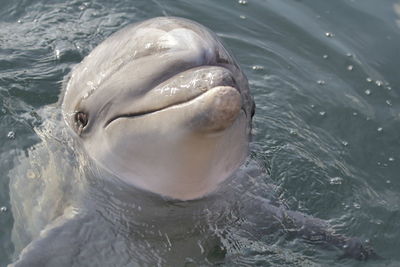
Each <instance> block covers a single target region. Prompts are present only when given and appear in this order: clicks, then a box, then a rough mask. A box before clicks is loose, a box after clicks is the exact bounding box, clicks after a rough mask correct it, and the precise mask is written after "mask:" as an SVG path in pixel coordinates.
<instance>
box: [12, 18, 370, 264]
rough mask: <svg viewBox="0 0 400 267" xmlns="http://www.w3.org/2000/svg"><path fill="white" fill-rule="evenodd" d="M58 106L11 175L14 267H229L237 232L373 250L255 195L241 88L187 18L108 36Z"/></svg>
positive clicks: (224, 56)
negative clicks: (290, 235)
mask: <svg viewBox="0 0 400 267" xmlns="http://www.w3.org/2000/svg"><path fill="white" fill-rule="evenodd" d="M60 102H61V103H62V111H61V112H60V111H59V106H58V107H52V108H49V110H47V111H46V112H47V113H46V114H44V115H42V116H45V117H46V116H47V117H48V118H51V119H50V120H49V121H50V122H47V123H44V125H42V127H39V128H38V130H37V132H38V135H39V136H40V137H41V139H42V143H40V144H38V145H37V146H36V147H35V148H32V149H30V150H29V151H28V156H27V158H28V159H29V160H26V159H27V158H25V161H24V160H23V159H21V164H19V166H18V168H16V169H15V170H14V171H13V173H12V174H11V175H12V178H11V181H10V195H11V203H12V211H13V216H14V221H15V222H14V228H13V233H12V238H13V242H14V244H15V251H16V257H15V261H14V263H12V264H10V266H150V265H151V266H153V265H161V266H163V265H167V266H181V265H185V264H195V265H210V264H217V263H227V264H229V263H235V257H240V256H238V255H236V254H237V253H236V254H235V249H234V247H235V245H232V244H239V243H240V242H241V241H240V240H235V239H236V235H235V234H236V233H237V232H241V233H243V236H242V237H241V238H242V239H246V240H248V243H249V244H257V243H260V242H261V243H265V242H266V241H265V240H262V237H265V236H268V235H273V234H277V233H278V235H281V236H283V235H284V234H285V233H287V232H288V231H290V232H291V233H295V235H296V236H298V237H301V238H303V239H306V240H308V241H311V242H316V243H323V244H326V245H331V246H332V247H338V248H339V249H340V250H343V251H344V254H345V255H346V256H349V257H353V258H357V259H366V258H368V257H370V256H371V255H373V254H374V252H373V251H372V250H371V249H369V248H368V247H366V246H364V245H363V244H362V242H360V241H359V240H358V239H357V238H348V237H345V236H342V235H339V234H336V233H334V232H333V231H332V230H329V225H328V224H327V223H326V222H324V221H323V220H320V219H316V218H312V217H310V216H307V215H304V214H301V213H299V212H295V211H289V210H286V209H285V208H283V207H280V206H279V205H274V204H272V203H271V202H270V201H268V200H266V198H264V197H261V196H264V195H265V194H266V193H265V192H266V191H268V187H266V185H263V183H262V181H261V182H260V181H259V180H257V177H258V176H259V175H258V174H257V173H258V170H257V168H252V166H253V165H254V164H253V165H252V163H251V160H249V159H247V160H246V158H247V153H248V146H249V138H250V135H251V120H252V116H253V114H254V109H255V105H254V101H253V100H252V97H251V95H250V91H249V87H248V82H247V79H246V77H245V75H244V74H243V72H242V71H241V70H240V68H239V66H238V64H237V63H236V62H235V60H234V59H233V58H232V56H231V55H230V54H229V53H228V52H227V50H226V49H225V48H224V47H223V45H222V44H221V42H220V41H219V39H218V38H217V36H216V35H215V34H214V33H212V32H211V31H209V30H208V29H206V28H205V27H203V26H201V25H199V24H197V23H195V22H192V21H190V20H187V19H181V18H174V17H160V18H154V19H150V20H147V21H144V22H140V23H137V24H133V25H130V26H128V27H125V28H124V29H122V30H120V31H118V32H116V33H114V34H113V35H111V37H109V38H108V39H106V40H105V41H104V42H102V43H101V44H100V45H99V46H97V47H96V48H95V49H94V50H93V51H92V52H91V53H90V54H89V55H88V56H87V57H86V58H85V59H84V60H83V61H82V62H81V63H80V64H78V65H77V66H75V67H74V69H73V71H72V74H71V75H70V76H69V77H68V79H67V80H66V85H65V88H64V96H63V97H62V98H61V101H60ZM49 114H50V115H49ZM60 121H64V122H65V123H61V124H62V125H61V126H60ZM39 157H40V158H42V159H41V161H39V163H38V161H37V159H38V158H39ZM43 158H44V160H43ZM229 229H231V230H229ZM260 246H261V245H260ZM236 252H237V251H236Z"/></svg>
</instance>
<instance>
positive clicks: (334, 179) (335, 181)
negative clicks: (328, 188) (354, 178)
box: [329, 177, 343, 184]
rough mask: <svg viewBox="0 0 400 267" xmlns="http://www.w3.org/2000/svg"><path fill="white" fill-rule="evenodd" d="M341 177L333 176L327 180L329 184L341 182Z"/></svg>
mask: <svg viewBox="0 0 400 267" xmlns="http://www.w3.org/2000/svg"><path fill="white" fill-rule="evenodd" d="M342 182H343V178H342V177H333V178H331V179H330V180H329V183H330V184H342Z"/></svg>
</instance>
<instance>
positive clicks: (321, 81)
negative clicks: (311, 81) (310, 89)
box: [317, 80, 325, 85]
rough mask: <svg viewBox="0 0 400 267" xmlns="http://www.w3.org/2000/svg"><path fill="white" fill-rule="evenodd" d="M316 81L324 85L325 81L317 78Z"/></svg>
mask: <svg viewBox="0 0 400 267" xmlns="http://www.w3.org/2000/svg"><path fill="white" fill-rule="evenodd" d="M317 83H318V84H319V85H324V84H325V81H324V80H318V81H317Z"/></svg>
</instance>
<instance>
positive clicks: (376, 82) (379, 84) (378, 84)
mask: <svg viewBox="0 0 400 267" xmlns="http://www.w3.org/2000/svg"><path fill="white" fill-rule="evenodd" d="M375 84H376V85H377V86H379V87H380V86H382V85H383V82H382V81H379V80H376V81H375Z"/></svg>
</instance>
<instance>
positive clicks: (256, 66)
mask: <svg viewBox="0 0 400 267" xmlns="http://www.w3.org/2000/svg"><path fill="white" fill-rule="evenodd" d="M251 68H252V69H253V70H263V69H264V67H263V66H261V65H254V66H253V67H251Z"/></svg>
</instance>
